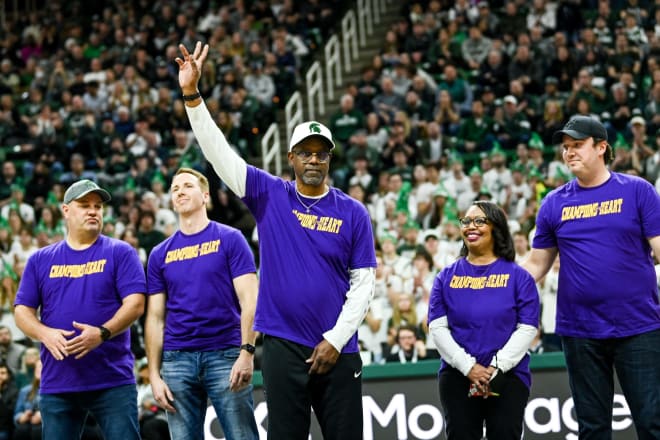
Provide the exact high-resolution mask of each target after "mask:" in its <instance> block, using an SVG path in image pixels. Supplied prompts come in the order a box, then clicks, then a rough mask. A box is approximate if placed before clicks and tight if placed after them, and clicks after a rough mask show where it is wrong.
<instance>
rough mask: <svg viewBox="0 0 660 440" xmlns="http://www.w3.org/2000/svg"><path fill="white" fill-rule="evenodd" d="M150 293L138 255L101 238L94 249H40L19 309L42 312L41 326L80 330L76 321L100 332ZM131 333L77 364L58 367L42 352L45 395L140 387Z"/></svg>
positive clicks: (62, 245) (70, 360) (62, 244)
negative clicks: (136, 297) (126, 302)
mask: <svg viewBox="0 0 660 440" xmlns="http://www.w3.org/2000/svg"><path fill="white" fill-rule="evenodd" d="M145 291H146V280H145V275H144V268H143V267H142V263H140V259H139V257H138V255H137V252H136V251H135V249H133V248H132V247H130V246H129V245H128V243H125V242H123V241H120V240H116V239H114V238H109V237H106V236H103V235H101V236H99V238H98V239H97V240H96V242H94V244H92V245H91V246H90V247H89V248H87V249H85V250H81V251H78V250H74V249H71V248H70V247H69V245H68V244H67V243H66V240H62V241H59V242H57V243H55V244H52V245H50V246H47V247H45V248H42V249H39V250H38V251H37V252H36V253H34V254H33V255H32V256H31V257H30V258H29V259H28V261H27V263H26V266H25V271H24V273H23V277H22V278H21V284H20V286H19V288H18V293H17V294H16V301H15V304H20V305H24V306H27V307H31V308H34V309H37V308H39V307H41V311H40V313H41V322H42V323H43V324H44V325H46V326H48V327H52V328H59V329H63V330H75V332H76V335H78V334H79V331H78V330H76V329H74V327H73V321H76V322H79V323H83V324H89V325H94V326H100V325H102V324H103V323H105V322H106V321H107V320H109V319H110V318H112V317H113V316H114V314H115V313H116V312H117V310H118V309H119V308H120V307H121V305H122V300H123V299H124V298H125V297H127V296H128V295H131V294H135V293H139V294H144V292H145ZM130 341H131V337H130V330H128V331H125V332H123V333H121V334H118V335H116V336H114V337H113V338H112V339H109V340H107V341H105V342H103V343H102V344H101V345H99V346H98V347H96V348H95V349H94V350H92V351H91V352H89V353H88V354H87V355H85V356H83V357H82V358H81V359H75V356H67V357H66V358H64V360H61V361H58V360H55V358H53V356H52V355H51V354H50V352H49V351H48V349H46V347H45V346H44V345H42V346H41V360H42V362H43V370H42V372H41V392H42V393H44V394H53V393H67V392H78V391H90V390H97V389H104V388H111V387H115V386H120V385H128V384H134V383H135V375H134V373H133V365H134V359H133V354H132V353H131V349H130V348H131V347H130Z"/></svg>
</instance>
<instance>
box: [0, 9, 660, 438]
mask: <svg viewBox="0 0 660 440" xmlns="http://www.w3.org/2000/svg"><path fill="white" fill-rule="evenodd" d="M30 4H31V5H32V7H28V6H27V5H26V6H25V7H24V9H21V8H20V7H19V9H18V10H12V9H11V8H10V7H9V6H5V7H6V10H5V13H4V14H3V15H2V23H1V29H0V162H1V163H2V168H1V170H0V249H1V251H2V267H1V268H0V279H1V289H0V291H1V293H2V296H1V298H0V301H2V304H1V305H2V308H3V312H4V313H3V317H2V322H6V323H7V325H8V327H10V328H13V327H12V325H11V304H12V301H13V297H14V295H15V292H16V288H17V285H18V282H19V281H20V277H21V273H22V269H23V267H24V264H25V261H26V259H27V258H28V257H29V256H30V255H31V253H33V252H34V251H35V250H36V249H38V248H40V247H42V246H45V245H47V244H49V243H53V242H55V241H57V240H61V239H62V238H63V237H64V234H65V231H64V227H63V225H62V221H61V215H60V212H59V205H60V203H61V200H62V196H63V193H64V190H65V189H66V188H67V187H68V185H70V184H71V183H72V182H74V181H76V180H78V179H81V178H88V179H92V180H94V181H96V182H98V183H99V184H100V185H101V186H103V187H105V188H107V189H108V190H110V191H111V193H112V194H113V200H112V201H111V202H110V205H109V206H108V207H107V209H106V213H105V214H106V218H105V224H104V232H105V233H106V234H108V235H111V236H115V237H117V238H120V239H123V240H126V241H127V242H129V243H131V244H132V245H133V246H134V247H135V248H136V249H137V250H138V252H139V254H140V256H141V258H142V261H143V262H144V263H146V259H147V257H148V255H149V252H150V251H151V249H152V248H153V247H154V246H155V245H156V244H158V243H159V242H160V241H161V240H163V239H164V238H165V237H167V236H169V235H170V234H171V233H172V232H173V231H174V230H176V228H177V224H176V216H175V214H174V213H173V212H172V210H171V203H170V200H169V195H168V189H169V184H170V181H171V177H172V175H173V173H174V172H175V171H176V170H177V169H178V168H179V167H180V166H188V167H193V168H195V169H198V170H200V171H202V172H204V173H206V174H207V176H209V177H210V179H209V180H210V182H211V196H212V197H211V198H212V203H211V206H210V207H209V209H210V215H211V218H213V219H215V220H218V221H221V222H223V223H226V224H229V225H232V226H234V227H237V228H239V229H240V230H241V231H242V232H243V233H244V234H245V235H246V237H248V239H249V240H250V243H251V244H252V245H253V249H254V251H255V255H256V256H257V258H258V252H257V240H258V237H257V236H256V233H255V230H254V220H253V219H252V218H251V216H250V214H249V213H248V211H247V210H246V209H245V207H244V206H243V205H242V203H241V202H240V200H238V199H237V198H236V197H235V196H233V194H231V192H229V191H228V190H227V189H226V188H225V187H224V185H223V183H222V182H221V181H220V180H219V179H218V178H217V177H216V176H215V175H214V172H213V170H212V169H210V167H208V166H207V163H206V162H205V160H204V158H203V156H202V154H201V152H200V150H199V147H198V146H197V144H196V142H195V139H194V136H193V134H192V132H191V130H190V127H189V124H188V121H187V117H186V114H185V109H184V106H183V102H182V100H181V93H180V90H179V87H178V81H177V71H178V67H177V65H176V63H175V62H174V58H175V57H176V56H177V55H178V54H179V50H178V45H179V44H180V43H182V44H184V45H186V46H187V47H188V48H192V47H193V45H194V44H195V42H197V41H202V42H206V43H209V44H210V48H211V50H210V54H209V58H208V62H207V63H206V66H205V70H204V72H203V75H202V79H201V82H200V92H201V94H202V96H203V97H204V98H205V100H206V102H207V105H208V107H209V109H210V111H211V114H212V115H213V117H214V118H215V120H216V122H217V124H218V126H220V127H221V128H222V130H223V131H224V133H225V135H226V137H227V139H228V140H229V142H230V143H231V145H232V146H233V147H234V148H235V149H236V151H238V152H239V154H241V155H242V156H243V157H244V158H245V159H246V160H247V161H248V162H249V163H254V164H256V165H259V163H260V159H259V157H258V156H259V154H260V139H261V136H262V134H263V133H264V131H265V130H266V129H267V127H268V126H269V125H270V124H271V123H274V122H277V121H278V117H280V119H281V113H282V107H283V106H284V104H285V103H286V102H287V100H288V98H289V97H290V96H291V94H292V93H293V92H294V91H296V90H298V89H300V88H301V86H302V83H303V81H302V80H301V78H302V77H304V73H305V71H306V69H307V67H308V66H309V65H310V63H311V62H312V61H313V60H314V59H315V57H319V56H320V52H321V50H320V49H321V48H322V47H323V44H324V42H326V41H327V39H328V38H329V37H330V36H331V35H332V34H333V33H335V32H337V30H338V22H339V20H340V19H341V17H342V16H343V14H344V12H345V11H346V10H348V9H349V8H352V7H354V4H353V2H351V1H349V0H330V1H325V0H324V1H321V0H305V1H298V0H271V1H266V0H236V1H232V2H227V1H209V0H183V1H178V2H173V1H160V0H157V1H147V0H139V1H127V0H114V1H97V2H85V1H80V0H68V1H63V0H51V1H47V2H46V1H43V2H41V1H35V2H30ZM397 8H398V10H397V14H398V16H397V18H396V20H394V24H393V25H392V26H391V28H390V29H388V31H387V33H386V34H385V35H384V36H383V37H381V39H382V42H381V50H380V51H379V53H378V54H377V55H376V56H374V57H373V59H372V60H370V62H369V63H367V65H366V66H365V67H363V68H362V69H361V71H360V73H359V75H358V80H356V81H353V82H351V83H349V84H347V85H346V87H344V90H343V91H342V94H341V98H340V100H339V101H340V103H339V106H338V108H337V110H336V111H333V112H332V114H330V115H328V117H327V118H325V120H323V122H325V123H327V125H328V126H329V127H330V129H331V130H332V132H333V136H334V137H335V139H336V143H337V146H338V147H337V149H336V151H335V154H334V157H333V161H332V166H331V172H332V182H331V183H332V184H333V185H335V186H337V187H339V188H341V189H342V190H344V191H346V192H347V193H348V194H350V195H351V196H353V197H355V198H356V199H358V200H361V201H362V202H363V203H364V204H365V205H366V206H367V209H368V210H369V212H370V213H371V217H372V220H373V224H374V231H375V232H376V239H377V246H378V254H377V255H378V259H379V260H378V263H379V266H378V270H377V292H376V298H375V300H374V302H373V304H372V307H371V310H370V311H369V313H368V315H367V318H366V319H365V322H364V324H363V325H362V326H361V327H360V330H359V336H360V340H361V341H362V345H363V349H364V356H363V358H364V360H365V361H366V362H386V361H393V362H413V361H416V360H418V359H423V358H426V357H437V352H436V351H435V350H434V347H433V346H432V342H431V341H430V339H429V338H426V334H427V330H428V329H427V327H426V323H425V317H426V312H427V305H428V299H429V293H430V288H431V286H432V283H433V280H434V277H435V275H436V274H437V272H438V271H439V270H441V269H442V268H443V267H444V266H445V265H447V264H448V263H449V262H451V261H453V260H454V259H455V258H456V257H457V256H458V252H459V250H460V247H461V237H460V231H459V228H458V226H457V219H458V218H459V217H460V216H461V215H462V213H463V212H464V211H465V210H466V209H467V207H468V206H469V205H470V204H471V203H472V202H473V201H474V200H477V199H488V200H494V201H496V202H498V203H499V204H500V205H501V206H502V207H503V208H504V209H505V210H506V212H507V213H508V215H509V220H510V226H511V230H512V232H513V233H514V238H515V244H516V252H517V254H518V256H519V257H520V258H524V256H525V254H526V253H527V251H528V250H529V243H530V240H531V236H532V234H533V230H534V224H535V214H536V210H537V208H538V205H539V203H540V202H541V200H542V198H543V196H544V195H545V194H547V192H549V191H550V190H552V189H553V188H555V187H557V186H558V185H561V184H562V183H564V182H566V181H567V180H569V179H571V175H570V173H569V171H568V169H567V167H566V166H565V165H564V164H563V163H562V159H561V152H560V151H558V149H557V148H556V146H554V145H552V143H551V141H550V139H551V135H552V133H553V132H554V131H555V130H557V129H558V128H560V127H561V126H563V124H564V123H565V122H566V121H567V120H568V118H569V117H570V116H572V115H575V114H584V115H591V116H593V117H594V118H598V119H599V120H601V121H602V122H603V123H604V124H605V126H606V127H607V129H608V134H609V141H610V144H611V146H612V148H613V150H614V154H615V158H614V161H613V163H612V164H611V169H612V170H614V171H619V172H625V173H631V174H635V175H638V176H641V177H643V178H645V179H647V180H649V181H650V182H652V183H653V184H655V186H656V188H658V190H659V191H660V141H659V139H660V137H659V136H658V134H659V129H660V113H659V112H658V107H659V106H660V68H659V62H660V0H613V1H604V0H561V1H548V0H533V1H525V0H508V1H507V0H491V1H485V0H480V1H475V0H457V1H446V0H421V1H414V0H409V1H403V2H398V3H397ZM285 173H286V174H287V175H289V172H288V171H285ZM284 177H286V176H284ZM558 268H559V262H557V263H556V264H555V267H554V268H553V270H552V271H551V273H550V274H549V275H548V276H547V277H546V279H545V280H544V281H543V282H541V283H540V286H539V287H540V291H541V297H542V303H543V312H542V316H541V323H542V325H541V328H540V331H539V336H538V340H537V341H535V343H534V346H533V347H531V349H532V350H533V351H536V352H543V351H554V350H559V349H560V347H559V344H558V343H557V340H556V337H555V335H554V324H553V321H554V296H555V295H556V288H557V279H556V278H557V271H558ZM659 273H660V272H659ZM13 331H14V336H13V339H16V340H21V338H22V335H20V333H17V330H16V329H15V328H13ZM0 332H1V330H0ZM141 335H142V330H141V328H140V325H136V327H135V329H134V339H135V344H134V346H135V348H134V351H135V354H136V357H137V358H138V359H140V358H142V357H143V356H144V349H143V347H142V341H141ZM20 342H22V343H24V345H26V346H31V345H32V344H31V341H26V340H22V341H20ZM0 345H1V346H2V347H0V352H2V353H5V354H4V355H3V359H4V360H5V361H6V362H7V363H8V365H9V357H8V356H7V353H9V349H8V348H7V347H8V346H9V345H13V346H16V343H15V342H11V338H10V341H9V342H8V343H4V342H3V341H2V340H1V338H0ZM5 345H7V347H5ZM21 347H23V349H21V353H25V355H24V356H23V357H25V356H27V355H28V352H27V351H24V348H25V347H24V346H20V345H19V349H20V348H21ZM20 358H21V356H19V361H18V363H14V364H13V365H10V368H12V369H13V372H14V373H15V374H18V373H19V372H28V371H33V369H32V370H30V369H29V368H28V369H26V367H25V365H24V364H25V362H23V363H21V362H20ZM26 374H27V373H26ZM0 376H1V375H0ZM28 376H29V374H28ZM26 380H31V377H28V379H26ZM2 395H3V399H4V396H5V393H4V392H3V393H2ZM0 406H1V405H0ZM0 412H1V411H0ZM2 420H4V419H3V418H2V416H1V415H0V430H2V429H3V427H2V426H1V425H2V422H1V421H2ZM10 422H11V419H10Z"/></svg>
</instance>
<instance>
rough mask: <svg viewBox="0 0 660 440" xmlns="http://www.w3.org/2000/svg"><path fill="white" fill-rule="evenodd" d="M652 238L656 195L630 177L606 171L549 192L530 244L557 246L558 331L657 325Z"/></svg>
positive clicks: (588, 334) (659, 228)
mask: <svg viewBox="0 0 660 440" xmlns="http://www.w3.org/2000/svg"><path fill="white" fill-rule="evenodd" d="M658 235H660V195H658V193H657V192H656V191H655V189H654V188H653V186H651V185H650V184H649V183H648V182H646V181H645V180H643V179H640V178H638V177H634V176H629V175H627V174H619V173H611V177H610V178H609V179H608V180H607V182H605V183H603V184H602V185H600V186H598V187H595V188H582V187H580V186H579V185H578V184H577V181H576V180H572V181H571V182H568V183H567V184H565V185H563V186H561V187H559V188H557V189H556V190H554V191H552V192H551V193H549V194H548V195H547V196H546V197H545V199H544V200H543V203H542V204H541V207H540V208H539V213H538V216H537V219H536V236H535V237H534V241H533V247H534V248H538V249H546V248H552V247H555V248H557V249H559V254H560V258H561V266H560V269H559V288H558V291H557V328H556V332H557V333H558V334H560V335H565V336H573V337H583V338H597V339H602V338H620V337H625V336H631V335H636V334H640V333H645V332H648V331H651V330H655V329H658V328H660V305H658V287H657V281H656V277H655V270H654V268H653V259H652V257H651V246H650V245H649V242H648V238H652V237H655V236H658Z"/></svg>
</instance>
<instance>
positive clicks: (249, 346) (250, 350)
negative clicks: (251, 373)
mask: <svg viewBox="0 0 660 440" xmlns="http://www.w3.org/2000/svg"><path fill="white" fill-rule="evenodd" d="M241 350H245V351H247V352H248V353H250V354H254V351H255V350H256V348H255V346H254V345H252V344H243V345H241Z"/></svg>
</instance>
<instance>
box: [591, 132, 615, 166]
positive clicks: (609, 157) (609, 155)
mask: <svg viewBox="0 0 660 440" xmlns="http://www.w3.org/2000/svg"><path fill="white" fill-rule="evenodd" d="M601 142H605V154H603V159H604V160H605V165H609V164H611V163H612V161H613V160H614V151H613V150H612V146H611V145H610V143H609V142H607V139H598V138H594V147H595V146H596V145H598V144H599V143H601Z"/></svg>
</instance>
